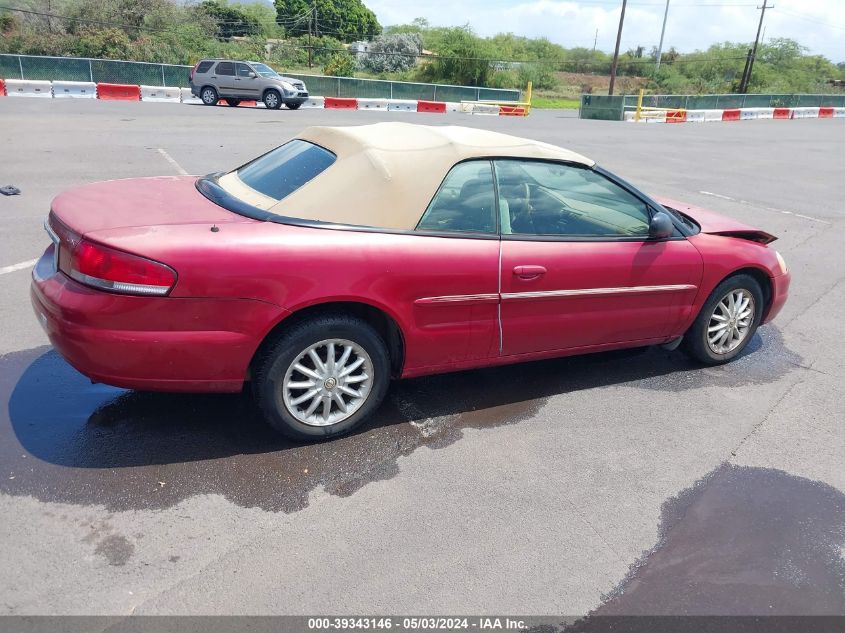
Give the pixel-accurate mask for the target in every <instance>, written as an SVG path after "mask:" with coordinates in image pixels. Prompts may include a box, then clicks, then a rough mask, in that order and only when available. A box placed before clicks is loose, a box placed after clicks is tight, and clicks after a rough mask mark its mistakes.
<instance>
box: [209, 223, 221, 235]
mask: <svg viewBox="0 0 845 633" xmlns="http://www.w3.org/2000/svg"><path fill="white" fill-rule="evenodd" d="M219 230H220V227H219V226H217V225H216V224H212V225H211V232H212V233H217V232H218V231H219Z"/></svg>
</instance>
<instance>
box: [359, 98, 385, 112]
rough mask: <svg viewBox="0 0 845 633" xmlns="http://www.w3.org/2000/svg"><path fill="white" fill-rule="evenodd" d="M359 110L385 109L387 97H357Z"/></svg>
mask: <svg viewBox="0 0 845 633" xmlns="http://www.w3.org/2000/svg"><path fill="white" fill-rule="evenodd" d="M358 109H359V110H382V111H384V110H387V99H358Z"/></svg>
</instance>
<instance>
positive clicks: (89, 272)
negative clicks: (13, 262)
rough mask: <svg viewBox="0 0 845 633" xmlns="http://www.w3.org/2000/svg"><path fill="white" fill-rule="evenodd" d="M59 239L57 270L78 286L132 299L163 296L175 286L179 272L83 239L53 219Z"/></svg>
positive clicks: (53, 227)
mask: <svg viewBox="0 0 845 633" xmlns="http://www.w3.org/2000/svg"><path fill="white" fill-rule="evenodd" d="M48 226H49V228H50V229H51V230H52V232H53V233H54V234H55V236H56V237H57V238H58V243H57V244H56V248H58V249H59V256H58V259H57V262H58V266H57V267H58V269H59V270H60V271H62V272H63V273H65V274H66V275H67V276H68V277H70V278H72V279H75V280H76V281H78V282H79V283H82V284H85V285H86V286H91V287H92V288H97V289H99V290H107V291H109V292H119V293H121V294H130V295H153V296H164V295H166V294H167V293H168V292H170V290H171V288H173V286H174V284H175V283H176V271H174V270H173V269H172V268H170V267H169V266H167V265H165V264H162V263H160V262H156V261H153V260H151V259H147V258H146V257H140V256H138V255H133V254H131V253H126V252H124V251H120V250H117V249H116V248H111V247H109V246H103V245H102V244H98V243H96V242H91V241H89V240H86V239H84V238H82V237H81V236H80V235H79V234H78V233H75V232H74V231H72V230H71V229H69V228H68V227H67V226H65V225H64V224H63V223H62V222H60V221H59V220H58V219H56V217H55V216H53V215H52V214H51V215H50V219H49V223H48Z"/></svg>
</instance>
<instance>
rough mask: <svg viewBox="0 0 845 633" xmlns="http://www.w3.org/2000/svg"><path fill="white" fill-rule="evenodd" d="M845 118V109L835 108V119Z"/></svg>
mask: <svg viewBox="0 0 845 633" xmlns="http://www.w3.org/2000/svg"><path fill="white" fill-rule="evenodd" d="M841 117H845V108H833V118H834V119H838V118H841Z"/></svg>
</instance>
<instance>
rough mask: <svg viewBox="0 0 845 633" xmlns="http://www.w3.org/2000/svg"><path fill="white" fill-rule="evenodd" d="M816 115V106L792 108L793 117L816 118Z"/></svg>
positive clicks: (817, 112)
mask: <svg viewBox="0 0 845 633" xmlns="http://www.w3.org/2000/svg"><path fill="white" fill-rule="evenodd" d="M818 117H819V109H818V108H792V118H793V119H817V118H818Z"/></svg>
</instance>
